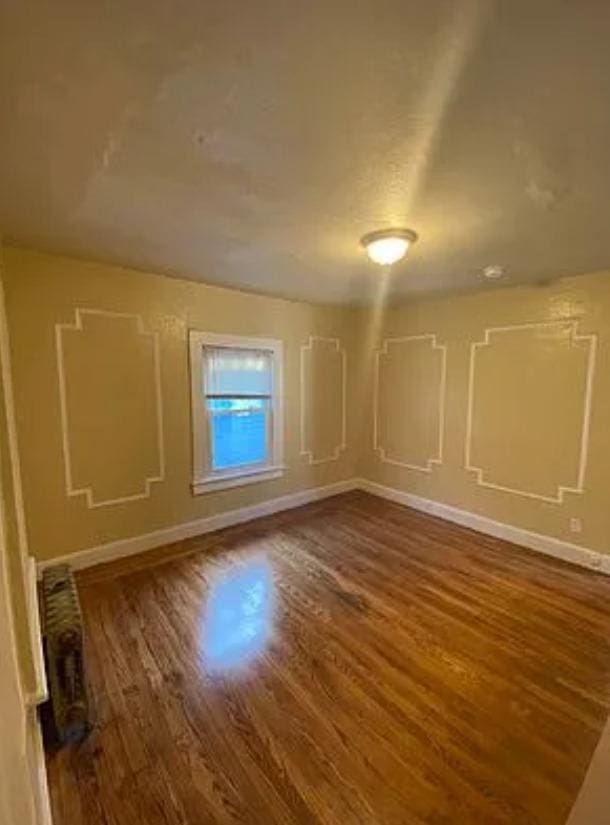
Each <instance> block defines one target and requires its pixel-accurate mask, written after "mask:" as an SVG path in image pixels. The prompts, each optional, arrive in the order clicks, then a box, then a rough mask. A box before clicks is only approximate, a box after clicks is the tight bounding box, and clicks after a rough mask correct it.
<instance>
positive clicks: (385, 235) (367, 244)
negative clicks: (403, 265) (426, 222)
mask: <svg viewBox="0 0 610 825" xmlns="http://www.w3.org/2000/svg"><path fill="white" fill-rule="evenodd" d="M416 240H417V234H416V233H415V232H413V230H412V229H380V230H379V231H377V232H369V233H367V234H366V235H365V236H364V237H363V238H362V240H361V244H362V246H363V247H364V248H365V249H366V254H367V255H368V256H369V258H370V259H371V261H373V263H375V264H379V265H380V266H391V265H392V264H395V263H397V262H398V261H400V260H402V259H403V258H404V257H405V255H406V254H407V251H408V249H409V247H410V246H411V244H412V243H415V241H416Z"/></svg>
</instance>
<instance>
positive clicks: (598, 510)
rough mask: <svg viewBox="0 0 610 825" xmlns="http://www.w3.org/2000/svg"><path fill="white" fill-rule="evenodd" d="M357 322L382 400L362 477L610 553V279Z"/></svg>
mask: <svg viewBox="0 0 610 825" xmlns="http://www.w3.org/2000/svg"><path fill="white" fill-rule="evenodd" d="M360 323H361V324H362V326H363V329H362V332H361V335H360V339H361V340H363V341H369V342H371V347H369V348H368V350H367V352H364V353H363V354H362V358H361V362H362V363H363V365H364V366H363V373H364V377H363V379H362V383H363V384H364V385H365V386H368V387H370V388H371V391H370V395H372V396H375V397H376V398H377V402H376V403H375V401H374V399H373V400H372V401H371V403H370V404H369V405H367V409H368V411H369V412H368V414H367V416H366V419H365V420H364V421H363V423H362V434H361V441H362V443H363V444H364V445H365V446H364V450H363V452H362V454H361V457H360V463H359V474H360V475H362V476H364V477H365V478H367V479H370V480H372V481H375V482H377V483H379V484H383V485H387V486H389V487H392V488H395V489H398V490H402V491H405V492H409V493H413V494H416V495H418V496H421V497H423V498H427V499H432V500H435V501H440V502H444V503H446V504H450V505H453V506H455V507H458V508H461V509H463V510H467V511H470V512H472V513H476V514H479V515H483V516H486V517H488V518H491V519H494V520H496V521H500V522H505V523H507V524H511V525H514V526H517V527H520V528H523V529H526V530H530V531H533V532H537V533H542V534H546V535H548V536H553V537H556V538H559V539H562V540H564V541H569V542H572V543H575V544H580V545H582V546H585V547H588V548H590V549H593V550H597V551H600V552H602V553H610V275H608V274H607V273H600V274H594V275H586V276H582V277H579V278H572V279H565V280H562V281H556V282H555V283H553V284H550V285H541V286H533V287H522V288H512V289H511V288H507V289H500V290H492V291H481V292H478V293H476V294H472V295H467V296H458V297H450V298H443V299H438V300H428V301H421V302H419V303H415V304H410V305H406V306H403V307H398V308H394V309H391V310H389V311H388V312H387V313H386V314H385V316H384V317H383V319H382V320H381V322H379V323H378V324H377V325H375V323H374V319H373V316H372V315H371V314H370V313H363V314H362V316H361V320H360ZM494 329H495V331H494ZM422 336H424V337H422ZM393 339H399V340H393ZM400 339H403V340H400ZM405 339H406V340H405ZM592 350H595V351H594V352H593V353H592ZM376 352H378V354H374V353H376ZM443 358H444V359H445V367H446V373H445V392H444V399H443V398H442V393H441V388H442V361H443ZM473 361H474V367H473V365H472V364H473ZM377 362H378V367H377ZM376 372H377V373H378V380H377V392H376V393H375V392H373V389H374V386H375V373H376ZM469 397H470V399H471V400H470V403H471V416H470V422H471V423H470V431H469V426H468V418H469V415H468V408H469ZM443 402H444V403H443ZM375 407H376V409H377V446H376V448H374V427H375V422H374V415H373V409H374V408H375ZM587 413H588V416H587ZM439 417H440V418H441V419H442V427H441V428H440V432H439ZM585 417H587V418H588V435H587V432H586V431H585V434H584V442H583V432H582V429H583V421H584V419H585ZM467 444H469V445H470V446H469V450H468V448H467ZM439 450H441V451H442V456H441V457H440V461H439V460H438V459H439ZM467 464H468V466H470V467H472V468H478V469H466V465H467ZM405 465H406V466H405ZM573 518H576V519H580V521H581V525H582V532H581V533H574V532H572V531H571V530H570V520H571V519H573Z"/></svg>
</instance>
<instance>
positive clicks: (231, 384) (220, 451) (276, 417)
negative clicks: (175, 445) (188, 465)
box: [190, 332, 284, 493]
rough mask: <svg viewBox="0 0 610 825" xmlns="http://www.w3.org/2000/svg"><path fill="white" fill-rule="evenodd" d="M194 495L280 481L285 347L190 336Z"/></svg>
mask: <svg viewBox="0 0 610 825" xmlns="http://www.w3.org/2000/svg"><path fill="white" fill-rule="evenodd" d="M190 351H191V394H192V414H193V465H194V467H193V470H194V473H193V476H194V477H193V492H194V493H204V492H208V491H211V490H219V489H223V488H225V487H235V486H237V485H240V484H251V483H253V482H255V481H264V480H267V479H270V478H278V477H279V476H280V475H282V472H283V469H284V468H283V467H282V463H281V462H282V439H283V423H282V403H281V400H282V399H281V387H282V343H281V341H275V340H268V339H257V338H241V337H237V336H225V335H216V334H212V333H203V332H191V333H190Z"/></svg>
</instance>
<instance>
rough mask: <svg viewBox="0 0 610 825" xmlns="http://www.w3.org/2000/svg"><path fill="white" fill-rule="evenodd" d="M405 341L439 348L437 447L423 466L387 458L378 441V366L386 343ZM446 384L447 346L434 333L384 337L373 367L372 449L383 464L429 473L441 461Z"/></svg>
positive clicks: (386, 352)
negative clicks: (440, 342)
mask: <svg viewBox="0 0 610 825" xmlns="http://www.w3.org/2000/svg"><path fill="white" fill-rule="evenodd" d="M407 341H430V346H431V349H433V350H439V351H440V353H441V379H440V384H439V390H438V449H437V455H436V456H433V457H432V458H429V459H427V461H426V464H425V466H424V465H421V464H411V463H409V462H406V461H398V460H396V459H394V458H388V456H387V453H386V451H385V450H384V448H383V447H382V445H381V444H380V443H379V366H380V358H381V356H382V355H387V354H388V344H402V343H405V342H407ZM446 385H447V347H446V345H445V344H439V343H438V341H437V337H436V333H425V334H422V335H404V336H402V337H400V338H384V339H383V341H382V342H381V347H380V348H379V349H378V350H377V351H376V352H375V363H374V368H373V449H374V451H375V452H376V453H377V456H378V458H379V460H380V461H383V462H384V463H385V464H394V465H395V466H397V467H406V468H407V469H408V470H419V471H420V472H422V473H431V472H432V468H433V466H434V465H441V464H442V463H443V442H444V431H445V395H446Z"/></svg>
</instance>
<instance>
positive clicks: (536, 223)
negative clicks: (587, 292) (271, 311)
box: [0, 0, 610, 302]
mask: <svg viewBox="0 0 610 825" xmlns="http://www.w3.org/2000/svg"><path fill="white" fill-rule="evenodd" d="M0 9H1V18H0V92H1V94H2V99H1V111H2V128H1V132H0V230H1V231H2V232H3V233H4V234H5V236H6V237H7V239H8V240H9V241H13V242H16V243H20V244H24V245H30V246H33V247H36V248H41V249H48V250H51V251H58V252H63V253H68V254H74V255H82V256H86V257H91V258H95V259H99V260H107V261H111V262H115V263H121V264H125V265H130V266H136V267H141V268H146V269H152V270H157V271H162V272H167V273H168V274H176V275H181V276H186V277H191V278H198V279H199V278H200V279H201V280H204V281H207V282H218V283H222V284H228V285H234V286H239V287H245V288H248V289H254V290H258V291H264V292H270V293H275V294H280V295H287V296H291V297H303V298H309V299H314V300H318V301H345V302H355V301H358V302H359V301H366V300H370V299H371V298H373V297H374V296H375V295H376V294H377V293H378V291H379V289H380V285H381V283H382V281H383V279H382V278H380V273H379V271H378V270H377V269H376V268H375V267H374V266H373V265H372V264H369V263H368V262H367V261H366V260H365V257H364V254H363V252H362V250H361V249H360V248H359V244H358V241H359V238H360V236H361V235H362V234H364V233H365V232H367V231H369V230H373V229H378V228H382V227H385V226H387V225H392V224H397V225H406V226H408V227H412V228H413V229H415V230H416V231H417V232H418V234H419V235H420V240H419V241H418V243H417V244H416V245H415V247H414V248H413V250H412V253H411V254H410V256H409V258H408V259H407V261H406V262H405V263H403V264H401V265H399V266H397V267H395V268H394V271H393V273H392V276H391V279H390V287H389V289H390V293H391V294H392V295H394V296H402V295H411V294H414V293H422V292H430V291H440V290H442V291H448V290H457V289H469V288H470V289H472V288H476V287H477V286H479V287H480V286H481V278H480V274H479V272H480V270H481V268H483V267H485V266H487V265H489V264H501V265H503V266H505V267H506V268H507V271H508V273H509V278H508V281H509V282H511V283H519V282H523V281H528V280H530V281H531V280H539V279H545V278H549V277H555V276H558V275H563V274H576V273H581V272H587V271H592V270H597V269H602V268H607V267H610V231H609V222H610V211H609V209H608V206H607V201H608V197H609V196H610V185H609V184H610V180H609V178H610V45H609V44H610V3H608V2H607V0H599V1H598V0H578V2H577V0H453V2H450V1H449V0H426V2H423V0H419V2H416V1H415V0H275V1H274V2H271V0H242V1H241V2H235V0H222V2H214V3H212V2H209V0H208V2H206V0H165V2H161V0H107V2H103V3H102V2H92V0H78V2H68V0H54V2H48V0H42V1H41V2H34V0H0Z"/></svg>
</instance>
